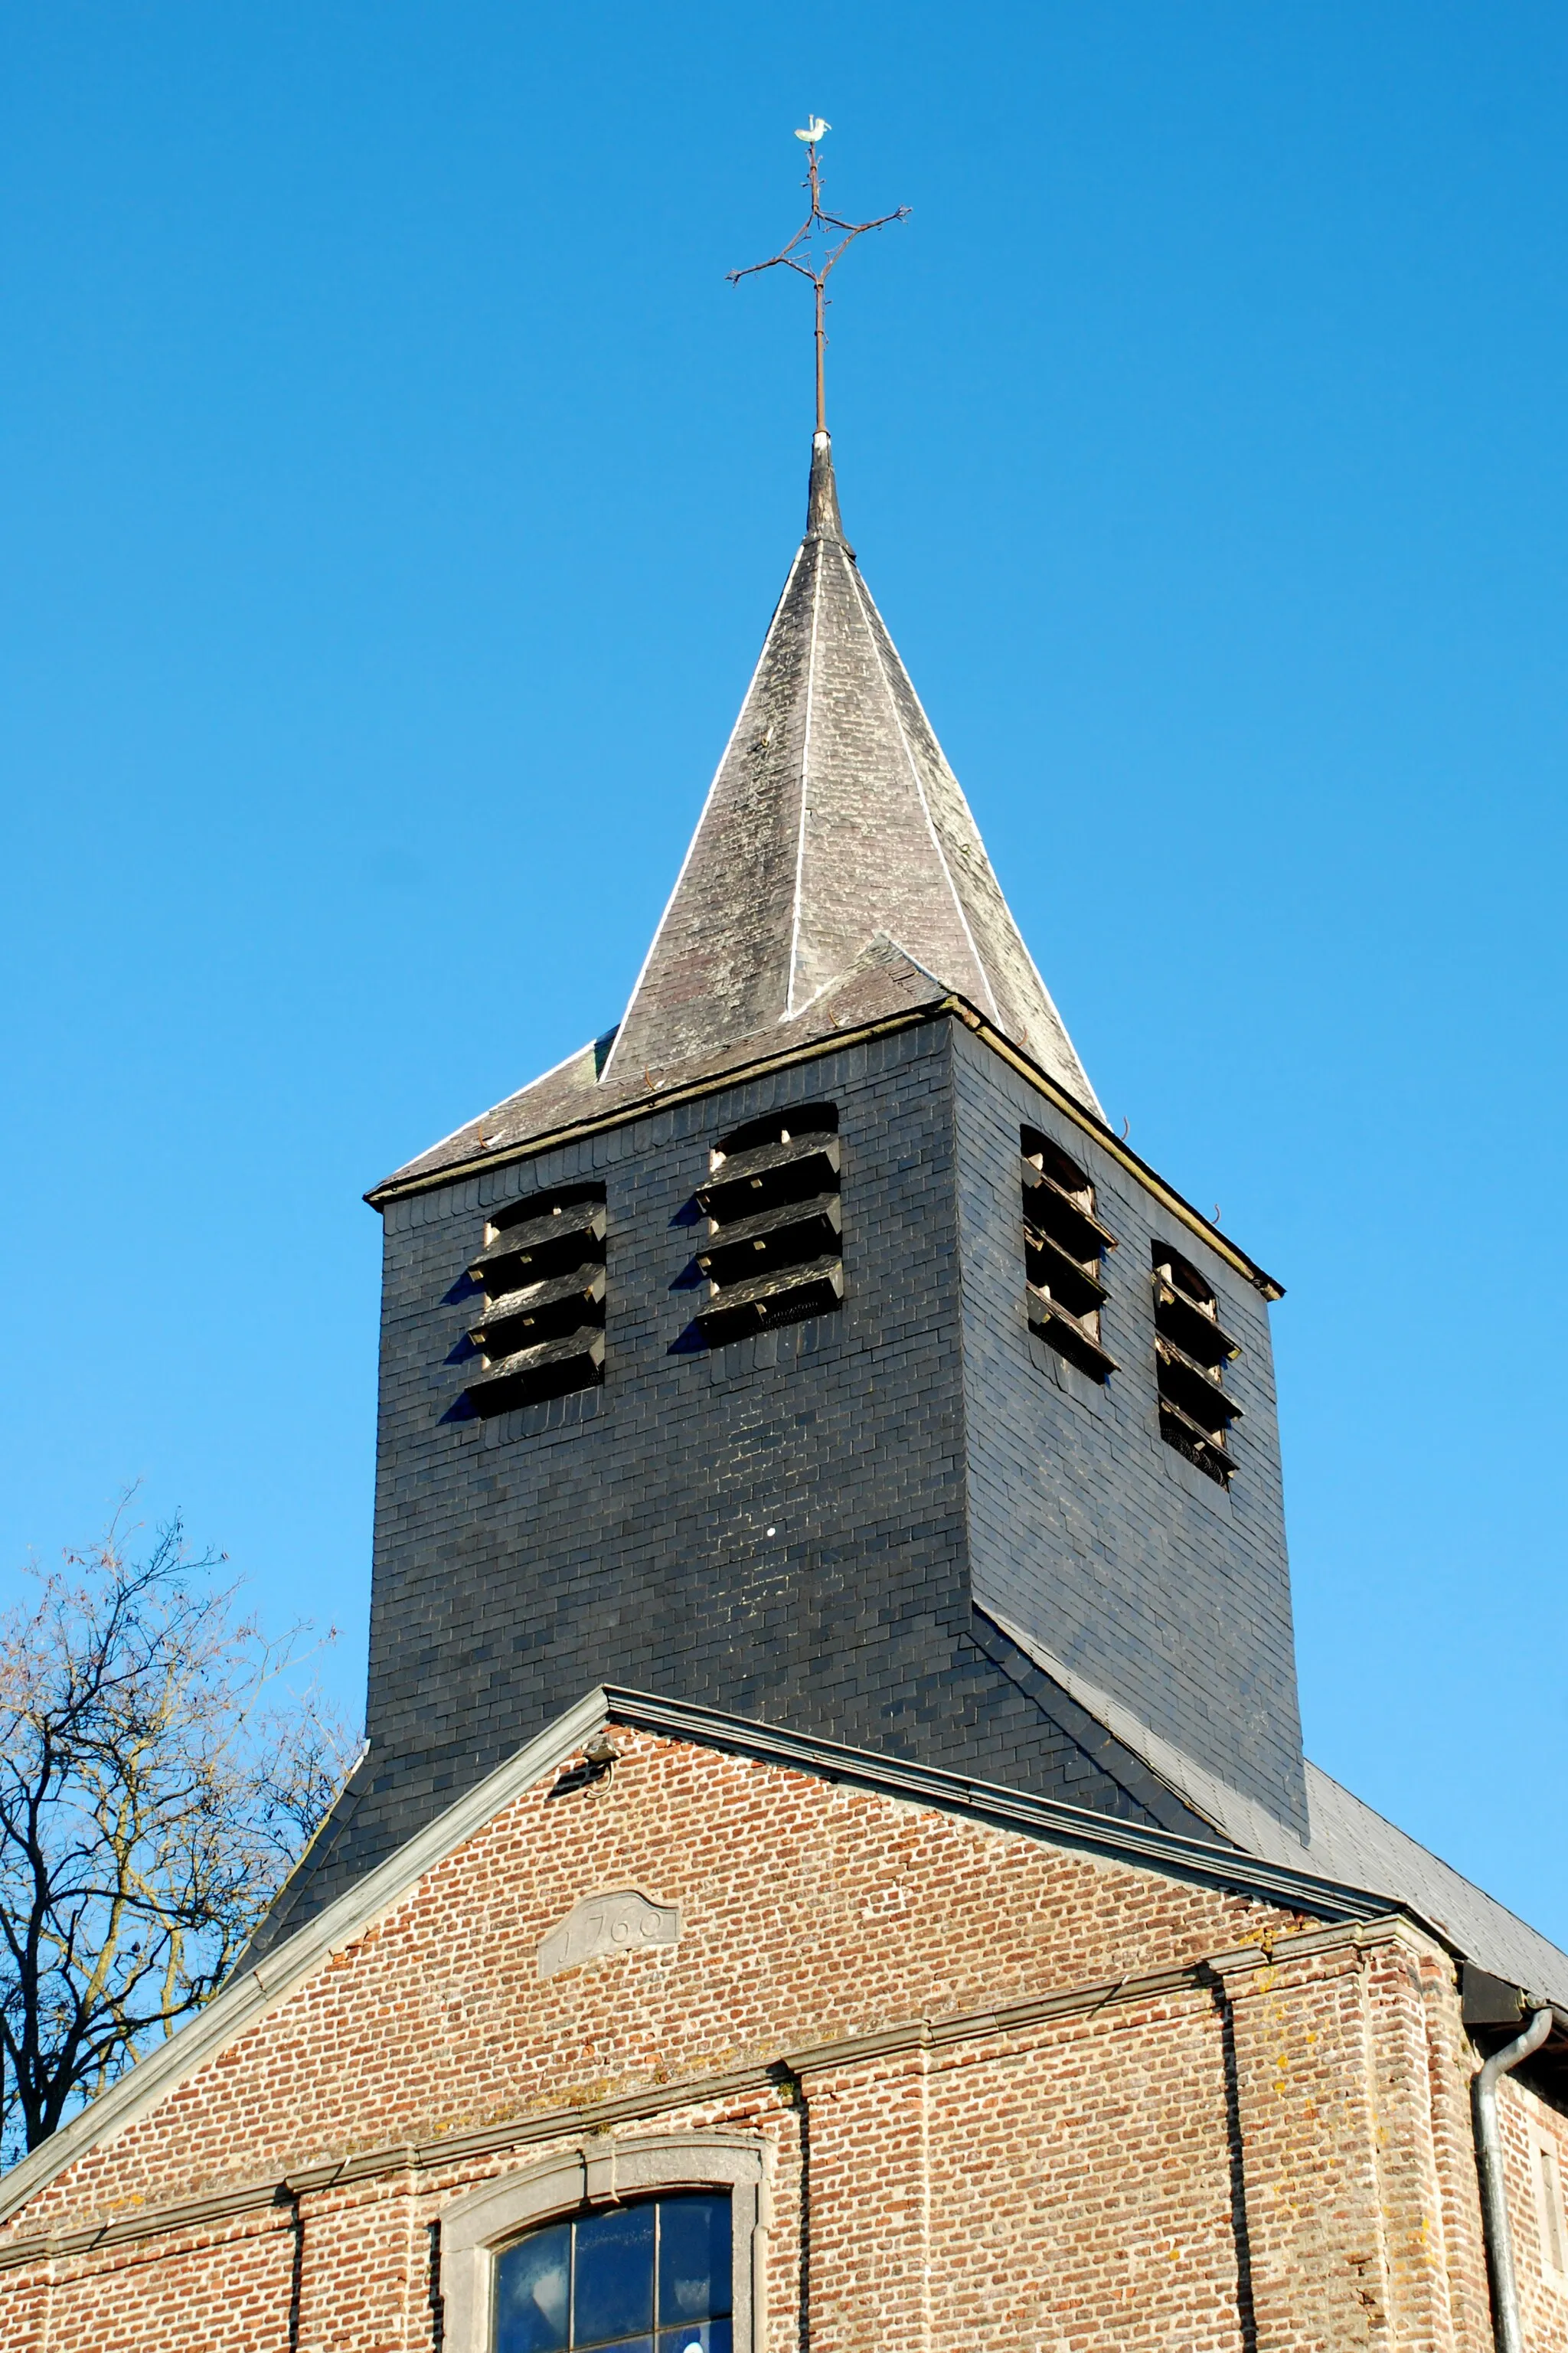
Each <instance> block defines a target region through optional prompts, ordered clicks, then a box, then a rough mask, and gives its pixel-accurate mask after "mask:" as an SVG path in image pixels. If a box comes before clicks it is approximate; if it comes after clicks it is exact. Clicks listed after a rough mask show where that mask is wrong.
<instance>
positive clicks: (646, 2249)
mask: <svg viewBox="0 0 1568 2353" xmlns="http://www.w3.org/2000/svg"><path fill="white" fill-rule="evenodd" d="M732 2272H733V2263H732V2259H731V2247H730V2197H729V2192H728V2191H727V2190H726V2191H724V2192H722V2193H721V2194H717V2195H716V2194H715V2193H714V2192H712V2191H710V2190H684V2191H680V2192H678V2193H677V2194H676V2195H675V2196H673V2197H669V2198H645V2199H642V2200H639V2201H638V2202H637V2204H635V2205H631V2206H619V2207H611V2208H609V2209H607V2210H605V2211H601V2212H599V2213H596V2214H582V2215H578V2216H576V2217H574V2219H573V2220H572V2221H562V2222H551V2223H547V2224H546V2225H545V2227H544V2228H543V2229H542V2230H539V2231H531V2232H529V2233H528V2235H527V2237H526V2238H522V2239H519V2240H518V2241H516V2242H515V2243H514V2244H513V2245H511V2246H510V2247H507V2248H505V2249H504V2250H503V2251H502V2252H501V2253H500V2255H498V2257H497V2259H496V2267H495V2313H494V2337H493V2344H494V2353H589V2348H593V2349H594V2353H611V2348H614V2353H731V2346H730V2306H731V2284H732Z"/></svg>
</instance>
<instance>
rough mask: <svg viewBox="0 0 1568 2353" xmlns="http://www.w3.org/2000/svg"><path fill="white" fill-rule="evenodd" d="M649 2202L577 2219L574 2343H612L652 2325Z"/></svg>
mask: <svg viewBox="0 0 1568 2353" xmlns="http://www.w3.org/2000/svg"><path fill="white" fill-rule="evenodd" d="M653 2215H654V2209H653V2203H652V2200H649V2201H648V2203H647V2205H645V2206H623V2207H619V2208H616V2209H615V2210H614V2211H611V2212H609V2213H605V2214H590V2215H588V2216H587V2218H586V2219H585V2220H584V2221H581V2222H579V2223H578V2225H577V2294H576V2304H575V2309H574V2319H573V2329H572V2342H573V2344H574V2345H611V2344H614V2343H615V2341H616V2338H617V2337H634V2336H640V2335H641V2334H642V2333H643V2332H644V2331H645V2330H647V2329H649V2328H651V2327H652V2326H653Z"/></svg>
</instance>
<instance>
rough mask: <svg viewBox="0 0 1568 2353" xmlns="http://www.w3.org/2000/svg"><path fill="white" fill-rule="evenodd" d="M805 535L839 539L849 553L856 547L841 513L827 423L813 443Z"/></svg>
mask: <svg viewBox="0 0 1568 2353" xmlns="http://www.w3.org/2000/svg"><path fill="white" fill-rule="evenodd" d="M805 535H806V537H807V539H808V540H810V539H832V540H837V543H838V544H839V546H840V547H842V548H843V549H844V550H845V551H846V552H847V554H849V555H851V556H853V554H854V553H855V550H854V549H853V548H852V547H851V546H850V545H849V543H848V541H847V539H846V538H845V536H844V518H843V516H842V515H841V514H840V513H839V512H838V485H837V482H836V481H835V480H834V479H833V436H832V435H831V433H829V432H828V430H827V428H826V426H823V427H819V428H818V430H817V432H816V436H815V437H814V438H813V440H812V444H811V487H810V489H809V490H808V491H807V492H806V499H805Z"/></svg>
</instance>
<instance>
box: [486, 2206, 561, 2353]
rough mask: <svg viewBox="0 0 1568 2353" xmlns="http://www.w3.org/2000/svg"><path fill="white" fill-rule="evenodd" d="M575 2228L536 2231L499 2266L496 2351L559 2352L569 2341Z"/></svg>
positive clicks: (557, 2224)
mask: <svg viewBox="0 0 1568 2353" xmlns="http://www.w3.org/2000/svg"><path fill="white" fill-rule="evenodd" d="M571 2260H572V2225H571V2224H570V2223H569V2222H558V2223H556V2224H555V2226H554V2227H553V2229H552V2230H548V2231H535V2232H532V2234H531V2236H530V2237H529V2238H526V2239H522V2240H520V2242H518V2244H517V2245H516V2246H515V2247H509V2248H508V2249H507V2251H506V2253H505V2254H503V2255H502V2256H501V2258H500V2261H499V2263H497V2264H496V2353H557V2348H561V2347H563V2346H564V2344H565V2342H566V2319H567V2303H568V2293H569V2281H570V2264H571Z"/></svg>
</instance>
